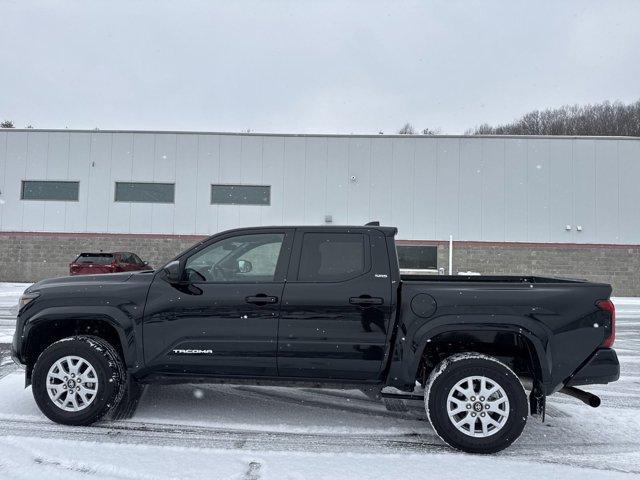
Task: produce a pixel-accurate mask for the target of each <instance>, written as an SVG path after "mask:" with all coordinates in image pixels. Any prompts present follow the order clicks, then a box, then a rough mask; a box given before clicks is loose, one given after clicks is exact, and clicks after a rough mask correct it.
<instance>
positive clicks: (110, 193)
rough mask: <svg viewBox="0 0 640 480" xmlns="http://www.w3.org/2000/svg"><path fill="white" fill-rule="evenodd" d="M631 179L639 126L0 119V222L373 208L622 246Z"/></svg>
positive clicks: (481, 237)
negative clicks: (227, 126) (90, 125)
mask: <svg viewBox="0 0 640 480" xmlns="http://www.w3.org/2000/svg"><path fill="white" fill-rule="evenodd" d="M639 179H640V139H638V138H588V137H581V138H568V137H463V136H436V137H430V136H389V135H384V136H382V135H380V136H327V135H259V134H220V133H186V132H185V133H177V132H126V131H75V130H50V131H44V130H2V131H0V231H4V232H82V233H116V234H122V233H156V234H165V235H184V234H203V235H204V234H212V233H215V232H218V231H221V230H225V229H228V228H233V227H238V226H250V225H270V224H322V223H325V222H331V223H333V224H363V223H365V222H368V221H370V220H380V221H381V223H382V224H387V225H396V226H398V227H399V230H400V234H399V237H400V238H402V239H408V240H444V239H447V238H448V236H449V235H450V234H451V235H453V236H454V238H455V239H457V240H467V241H490V242H536V243H541V242H542V243H563V242H569V243H585V244H628V245H633V244H640V214H639V213H638V205H639V204H640V189H639V188H638V181H639ZM39 182H54V183H39ZM55 182H75V183H66V184H64V183H55ZM154 183H155V184H160V185H153V184H154ZM230 185H231V186H233V188H227V187H225V186H230ZM243 186H253V187H254V188H244V187H243ZM60 198H64V199H66V200H65V201H62V200H59V199H60ZM225 198H226V199H228V200H225ZM132 200H134V201H132ZM226 202H231V203H242V202H248V203H250V205H246V204H243V205H237V204H224V203H226Z"/></svg>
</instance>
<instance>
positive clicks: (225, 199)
mask: <svg viewBox="0 0 640 480" xmlns="http://www.w3.org/2000/svg"><path fill="white" fill-rule="evenodd" d="M211 205H271V187H270V186H269V185H211Z"/></svg>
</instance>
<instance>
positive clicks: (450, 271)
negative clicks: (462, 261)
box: [449, 235, 453, 275]
mask: <svg viewBox="0 0 640 480" xmlns="http://www.w3.org/2000/svg"><path fill="white" fill-rule="evenodd" d="M449 275H453V235H449Z"/></svg>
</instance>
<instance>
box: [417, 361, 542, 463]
mask: <svg viewBox="0 0 640 480" xmlns="http://www.w3.org/2000/svg"><path fill="white" fill-rule="evenodd" d="M425 407H426V410H427V415H428V417H429V420H430V422H431V425H432V426H433V428H434V429H435V431H436V433H437V434H438V435H439V436H440V438H442V439H443V440H444V441H445V442H446V443H447V444H449V445H450V446H452V447H454V448H457V449H459V450H462V451H465V452H470V453H494V452H498V451H500V450H503V449H505V448H507V447H508V446H509V445H511V444H512V443H513V442H514V441H516V440H517V439H518V437H519V436H520V434H521V433H522V431H523V429H524V426H525V424H526V421H527V416H528V408H529V407H528V403H527V396H526V393H525V391H524V388H523V386H522V383H521V382H520V379H519V378H518V377H517V376H516V374H515V373H513V371H512V370H511V369H510V368H509V367H507V366H506V365H505V364H503V363H502V362H500V361H498V360H497V359H495V358H493V357H489V356H486V355H481V354H474V353H467V354H457V355H452V356H451V357H448V358H447V359H445V360H443V361H442V362H441V363H440V364H439V365H438V366H436V368H435V369H434V370H433V372H432V373H431V376H430V377H429V380H428V382H427V388H426V389H425Z"/></svg>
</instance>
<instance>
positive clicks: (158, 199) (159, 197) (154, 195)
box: [115, 182, 175, 203]
mask: <svg viewBox="0 0 640 480" xmlns="http://www.w3.org/2000/svg"><path fill="white" fill-rule="evenodd" d="M174 197H175V184H173V183H149V182H116V196H115V200H116V202H140V203H174Z"/></svg>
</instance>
